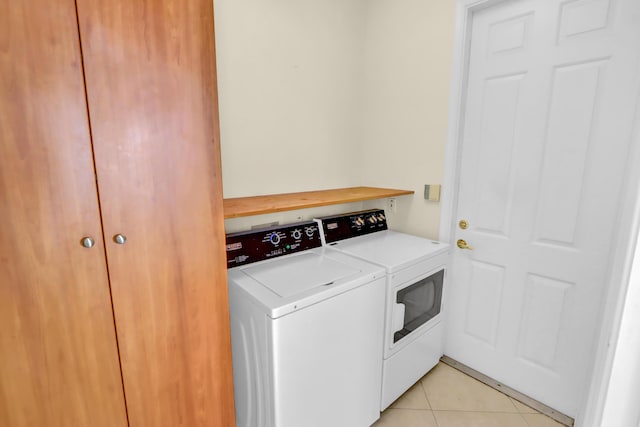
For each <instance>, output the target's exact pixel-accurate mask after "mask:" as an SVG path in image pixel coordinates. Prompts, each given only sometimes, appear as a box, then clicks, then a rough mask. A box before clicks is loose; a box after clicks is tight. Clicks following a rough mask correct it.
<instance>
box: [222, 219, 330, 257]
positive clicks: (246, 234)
mask: <svg viewBox="0 0 640 427" xmlns="http://www.w3.org/2000/svg"><path fill="white" fill-rule="evenodd" d="M226 237H227V268H231V267H237V266H239V265H244V264H251V263H253V262H258V261H262V260H265V259H270V258H275V257H279V256H282V255H288V254H291V253H294V252H300V251H304V250H307V249H312V248H318V247H320V246H322V241H321V239H320V231H319V227H318V224H317V223H316V222H313V221H309V222H300V223H296V224H288V225H279V226H276V227H270V228H263V229H258V230H251V231H242V232H239V233H230V234H227V236H226Z"/></svg>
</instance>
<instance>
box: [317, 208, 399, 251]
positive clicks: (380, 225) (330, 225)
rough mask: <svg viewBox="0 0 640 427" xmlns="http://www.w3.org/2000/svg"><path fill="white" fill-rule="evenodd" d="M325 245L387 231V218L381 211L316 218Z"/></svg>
mask: <svg viewBox="0 0 640 427" xmlns="http://www.w3.org/2000/svg"><path fill="white" fill-rule="evenodd" d="M318 222H319V224H321V225H322V232H323V233H324V238H325V242H326V243H327V244H330V243H333V242H337V241H339V240H344V239H348V238H351V237H357V236H362V235H364V234H370V233H375V232H378V231H383V230H386V229H387V216H386V215H385V214H384V211H383V210H382V209H373V210H367V211H359V212H351V213H347V214H341V215H333V216H327V217H323V218H318Z"/></svg>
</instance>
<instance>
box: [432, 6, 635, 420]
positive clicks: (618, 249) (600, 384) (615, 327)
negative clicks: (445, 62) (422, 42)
mask: <svg viewBox="0 0 640 427" xmlns="http://www.w3.org/2000/svg"><path fill="white" fill-rule="evenodd" d="M512 1H518V0H456V13H455V35H454V46H453V49H454V51H453V64H452V78H451V91H450V96H449V112H448V113H449V123H448V129H447V145H446V152H445V172H444V179H443V186H442V195H441V210H442V211H441V221H440V240H443V241H445V242H449V241H452V238H453V237H454V236H455V232H456V231H455V230H456V229H455V226H456V218H457V212H456V206H457V203H458V191H459V190H458V187H459V183H460V156H461V153H462V138H463V136H464V135H463V126H464V119H465V100H466V96H467V80H468V68H469V55H470V46H471V25H472V23H473V14H474V12H477V11H478V10H481V9H485V8H488V7H492V6H495V5H497V4H501V3H506V2H512ZM622 1H624V0H622ZM639 79H640V77H639ZM633 129H634V130H633V136H632V142H631V150H630V153H629V156H628V158H627V164H626V165H625V185H624V187H623V188H622V189H621V197H622V201H621V210H620V212H619V214H618V215H619V216H618V221H617V227H616V228H615V236H614V238H613V243H612V244H613V248H614V250H613V251H611V255H610V258H609V260H608V273H607V278H608V280H607V283H612V284H618V286H610V287H609V288H608V291H607V292H606V295H605V304H604V307H603V311H602V319H601V327H600V331H599V333H598V337H597V338H596V352H595V355H593V356H592V360H591V367H592V369H591V379H590V381H589V388H588V390H587V393H586V394H585V396H584V397H583V402H582V404H581V407H580V410H579V412H578V415H577V417H576V426H585V427H586V426H589V427H591V426H599V425H600V424H601V421H602V416H603V411H604V408H605V405H606V404H607V392H608V390H609V389H610V388H615V387H616V386H618V385H617V384H613V383H611V381H610V380H611V373H612V367H613V364H614V360H615V358H616V356H618V354H617V351H616V349H617V343H618V342H617V341H618V337H619V333H620V326H621V323H622V314H623V311H624V307H625V302H626V296H627V292H628V289H629V284H630V275H631V268H632V265H633V256H634V253H635V250H636V242H637V237H638V232H639V230H640V169H639V168H633V167H631V165H633V164H636V165H637V164H640V92H639V93H638V94H637V95H636V111H635V123H634V128H633ZM454 249H455V248H454ZM638 250H640V246H639V248H638ZM638 318H640V315H639V316H638ZM445 350H446V348H445ZM637 351H638V352H639V353H640V349H637ZM639 387H640V385H636V390H635V391H636V393H634V394H635V395H637V394H639V393H640V388H639Z"/></svg>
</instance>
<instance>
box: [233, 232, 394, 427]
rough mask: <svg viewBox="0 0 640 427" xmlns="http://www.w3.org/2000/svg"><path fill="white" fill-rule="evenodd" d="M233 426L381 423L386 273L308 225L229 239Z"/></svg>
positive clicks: (345, 426)
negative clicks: (334, 246)
mask: <svg viewBox="0 0 640 427" xmlns="http://www.w3.org/2000/svg"><path fill="white" fill-rule="evenodd" d="M227 265H228V267H229V269H228V279H229V302H230V313H231V337H232V353H233V376H234V388H235V398H236V418H237V420H236V421H237V425H238V427H301V426H304V427H326V426H336V427H367V426H370V425H371V424H373V423H374V422H375V421H376V420H377V419H378V418H379V416H380V413H379V399H380V389H381V374H382V361H381V360H380V357H379V354H380V351H381V348H382V342H383V338H382V334H383V328H384V326H383V323H384V299H385V295H384V293H385V282H384V281H385V273H384V269H382V268H381V267H379V266H376V265H374V264H371V263H368V262H365V261H363V260H360V259H355V258H353V257H349V256H346V255H344V254H341V253H339V252H337V251H331V250H327V249H326V248H323V247H322V243H321V239H320V234H319V230H318V226H317V224H316V223H315V222H307V223H299V224H292V225H287V226H281V227H276V228H270V229H264V230H256V231H250V232H244V233H234V234H228V235H227Z"/></svg>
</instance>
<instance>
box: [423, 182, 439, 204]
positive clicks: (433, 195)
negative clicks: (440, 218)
mask: <svg viewBox="0 0 640 427" xmlns="http://www.w3.org/2000/svg"><path fill="white" fill-rule="evenodd" d="M424 199H425V200H428V201H430V202H439V201H440V185H432V184H425V186H424Z"/></svg>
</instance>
